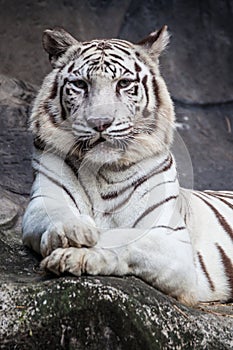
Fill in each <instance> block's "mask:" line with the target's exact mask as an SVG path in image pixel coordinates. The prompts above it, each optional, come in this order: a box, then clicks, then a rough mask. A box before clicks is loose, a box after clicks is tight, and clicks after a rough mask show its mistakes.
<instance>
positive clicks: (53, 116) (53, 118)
mask: <svg viewBox="0 0 233 350" xmlns="http://www.w3.org/2000/svg"><path fill="white" fill-rule="evenodd" d="M49 102H50V101H48V100H47V101H45V102H44V111H45V113H46V114H48V116H49V119H50V121H51V123H52V124H53V125H54V126H57V121H56V114H54V113H53V112H51V110H50V106H49Z"/></svg>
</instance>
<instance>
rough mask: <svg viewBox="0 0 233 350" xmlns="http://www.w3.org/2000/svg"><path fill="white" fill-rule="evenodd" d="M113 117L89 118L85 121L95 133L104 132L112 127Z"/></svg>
mask: <svg viewBox="0 0 233 350" xmlns="http://www.w3.org/2000/svg"><path fill="white" fill-rule="evenodd" d="M113 120H114V118H113V117H108V116H106V117H89V118H88V119H87V122H88V125H89V126H91V127H92V129H94V130H95V131H98V132H102V131H105V130H106V129H107V128H108V127H109V126H111V125H112V122H113Z"/></svg>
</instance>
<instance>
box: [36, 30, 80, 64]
mask: <svg viewBox="0 0 233 350" xmlns="http://www.w3.org/2000/svg"><path fill="white" fill-rule="evenodd" d="M42 43H43V47H44V49H45V51H46V52H48V54H49V60H50V62H51V64H52V66H53V67H54V66H55V64H56V61H57V59H58V58H59V57H60V56H62V55H63V54H64V53H65V52H66V50H68V48H69V47H70V46H72V45H77V44H78V43H79V42H78V41H77V40H76V39H75V38H73V37H72V35H70V34H69V33H67V32H66V31H65V30H64V29H63V28H55V29H46V30H45V31H44V33H43V37H42Z"/></svg>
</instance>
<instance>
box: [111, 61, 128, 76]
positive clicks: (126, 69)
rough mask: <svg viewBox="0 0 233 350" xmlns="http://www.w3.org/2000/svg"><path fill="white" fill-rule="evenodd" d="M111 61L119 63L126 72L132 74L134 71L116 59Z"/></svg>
mask: <svg viewBox="0 0 233 350" xmlns="http://www.w3.org/2000/svg"><path fill="white" fill-rule="evenodd" d="M111 61H112V62H113V63H115V64H118V65H119V66H120V67H121V68H123V69H124V73H131V74H133V72H132V71H131V70H130V69H128V68H126V67H125V66H123V64H121V63H120V62H118V61H116V60H114V59H112V60H111Z"/></svg>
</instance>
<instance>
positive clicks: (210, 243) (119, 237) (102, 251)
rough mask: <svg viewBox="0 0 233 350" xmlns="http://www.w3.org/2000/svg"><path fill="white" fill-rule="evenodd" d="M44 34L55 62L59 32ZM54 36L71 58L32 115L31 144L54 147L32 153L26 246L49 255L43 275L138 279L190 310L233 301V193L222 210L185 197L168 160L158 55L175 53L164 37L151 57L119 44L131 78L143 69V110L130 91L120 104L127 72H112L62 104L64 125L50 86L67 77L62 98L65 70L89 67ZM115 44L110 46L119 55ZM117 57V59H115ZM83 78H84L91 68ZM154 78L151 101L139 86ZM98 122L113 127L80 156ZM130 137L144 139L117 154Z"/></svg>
mask: <svg viewBox="0 0 233 350" xmlns="http://www.w3.org/2000/svg"><path fill="white" fill-rule="evenodd" d="M45 35H46V37H45V41H44V43H45V48H46V50H47V51H48V52H49V53H51V54H52V52H53V48H51V46H50V44H49V43H50V35H52V36H53V31H48V32H47V33H46V34H45ZM54 35H55V36H54V37H55V38H57V40H58V43H57V45H58V47H61V48H62V49H63V50H64V45H65V46H66V45H67V46H68V48H67V52H66V53H64V54H63V55H62V56H61V57H60V58H56V57H55V56H54V57H53V58H52V64H53V66H54V70H53V72H52V73H51V74H50V75H49V76H48V77H47V78H46V79H45V82H44V84H43V86H42V89H41V91H40V93H39V95H38V97H37V99H36V101H35V105H34V108H33V113H32V116H31V121H30V122H31V130H32V132H33V134H34V137H35V138H36V139H40V142H43V143H44V144H45V145H46V148H45V150H44V151H40V150H36V151H35V154H34V162H33V167H34V170H35V171H36V179H35V182H34V184H33V188H32V194H31V201H30V203H29V206H28V208H27V210H26V213H25V215H24V219H23V241H24V244H26V245H27V246H29V247H31V248H32V249H34V250H35V251H36V252H38V253H40V254H42V256H43V257H44V260H43V261H42V264H41V266H42V267H43V268H45V269H48V270H50V271H53V272H54V273H56V274H60V273H63V272H66V271H67V272H70V273H72V274H74V275H76V276H80V275H81V274H82V273H88V274H91V275H96V274H102V275H119V276H122V275H127V274H130V275H135V276H139V277H140V278H142V279H144V280H145V281H146V282H148V283H150V284H151V285H153V286H155V287H156V288H159V289H160V290H161V291H163V292H165V293H167V294H169V295H172V296H173V297H176V298H177V299H178V300H180V301H181V302H184V303H187V304H194V303H196V302H197V301H198V300H202V301H209V300H228V299H229V298H230V297H233V295H232V288H233V286H232V285H231V281H229V269H230V265H229V264H228V263H229V261H231V266H232V260H233V245H232V237H233V233H232V236H231V232H232V231H233V215H232V213H233V211H232V208H230V205H232V204H233V193H232V192H227V193H222V194H221V193H220V194H221V195H222V196H223V197H221V198H224V200H225V201H226V202H225V203H224V202H223V201H221V199H219V198H217V197H216V196H215V195H214V193H212V194H211V193H204V194H201V193H199V192H194V191H191V190H184V189H182V188H180V187H179V183H178V180H177V173H176V165H175V161H174V159H173V157H172V156H171V155H170V151H169V148H170V145H171V142H172V131H173V124H174V110H173V105H172V101H171V99H170V96H169V93H168V91H167V88H166V85H165V82H164V81H163V79H162V77H161V76H160V73H159V68H158V56H159V54H160V52H161V51H162V50H163V49H164V47H165V46H166V45H167V42H168V35H167V33H166V28H164V29H163V30H162V31H161V33H160V36H159V37H158V38H157V41H156V42H155V43H154V44H152V45H151V44H150V47H149V46H148V45H145V47H141V46H134V45H132V44H130V43H127V42H125V41H121V42H120V43H121V44H122V45H125V47H126V49H127V50H130V52H131V56H125V57H124V61H125V65H126V67H128V69H129V70H131V71H133V72H134V69H135V62H137V63H138V64H139V65H140V69H138V75H136V72H134V73H132V74H131V75H130V77H131V78H132V79H136V78H137V79H138V77H139V79H141V80H140V82H137V83H135V82H133V83H131V84H132V86H133V85H135V84H138V89H139V90H138V95H137V97H134V100H133V99H132V97H131V98H130V97H129V94H127V89H126V90H123V92H121V93H120V94H118V95H116V94H115V89H116V84H117V81H118V80H119V79H120V78H121V74H122V69H121V66H120V65H119V66H118V65H117V64H116V65H115V68H116V70H115V74H116V77H115V80H114V79H112V78H111V79H110V76H109V74H110V73H111V70H109V72H107V73H106V72H105V73H103V68H104V65H100V68H99V70H97V73H95V75H93V76H92V79H93V81H92V84H93V86H95V88H94V89H93V88H92V89H91V88H90V91H89V93H88V98H84V95H83V92H82V91H80V89H77V88H73V89H74V90H75V92H73V95H72V94H67V95H66V96H65V97H64V99H65V100H64V101H63V102H64V103H69V105H70V106H71V112H70V118H68V119H67V120H65V121H61V106H60V102H59V98H58V96H59V95H58V94H57V96H56V97H54V98H51V97H50V96H51V93H52V86H53V84H54V80H55V79H57V76H59V81H58V88H61V86H62V84H63V83H64V81H65V79H68V80H67V81H68V82H66V86H67V87H68V88H71V87H72V79H74V74H75V73H70V71H69V69H68V67H69V65H70V62H73V66H74V67H79V66H82V57H79V55H78V54H77V53H79V52H80V51H79V50H80V48H82V44H81V43H77V42H73V40H72V38H71V37H70V36H68V37H67V38H66V37H65V34H64V32H62V31H61V32H59V33H55V34H54ZM156 35H157V33H153V34H152V36H151V37H156ZM63 36H64V40H63ZM117 42H118V41H117V40H115V41H114V40H112V41H109V42H107V43H109V45H113V47H114V43H117ZM148 43H151V40H149V41H148ZM52 44H54V41H52ZM102 44H106V42H105V41H93V42H91V43H90V46H91V47H92V46H93V45H96V46H95V48H94V49H92V51H93V55H97V57H99V56H98V54H97V53H98V52H97V51H98V50H97V49H98V45H102ZM69 45H71V46H69ZM85 47H86V46H85ZM50 50H51V52H50ZM95 50H97V51H95ZM136 51H137V52H139V54H140V55H141V61H138V59H137V58H136V56H135V52H136ZM54 52H57V51H54ZM95 52H97V53H95ZM114 52H116V53H118V54H119V52H118V51H117V48H116V49H115V51H114ZM76 54H77V55H76ZM95 57H96V56H95ZM101 57H102V58H103V57H105V56H101ZM101 57H100V58H101ZM102 58H101V59H102ZM74 71H75V68H74ZM151 71H153V74H152V73H151ZM72 74H73V75H72ZM79 74H81V73H80V72H79ZM82 74H83V76H84V77H87V74H88V64H86V65H84V66H83V70H82ZM145 76H147V86H148V94H149V95H150V99H149V101H147V98H146V95H147V93H146V91H145V87H144V86H143V83H142V81H143V78H145ZM153 76H155V77H156V82H157V84H158V91H157V93H158V96H157V97H156V96H155V91H154V90H155V88H156V87H155V86H154V87H153V81H152V78H153ZM69 79H70V81H69ZM85 79H86V78H85ZM59 84H60V85H59ZM130 88H131V87H130V86H129V89H130ZM70 96H72V97H70ZM46 101H47V102H48V101H49V103H50V104H51V106H50V111H52V112H53V113H54V118H55V119H56V122H57V124H58V125H56V126H54V125H53V124H52V123H51V120H50V117H49V114H48V113H47V112H45V109H44V103H45V102H46ZM146 101H147V102H146ZM77 106H78V107H77ZM136 107H137V108H136ZM145 108H146V109H147V114H146V115H144V117H143V113H144V110H145ZM93 115H94V116H95V117H96V118H97V117H98V118H101V116H106V115H107V116H108V117H109V116H110V117H112V119H113V120H114V122H113V123H112V125H111V126H109V127H108V128H107V130H105V131H104V132H102V136H104V137H105V138H106V140H107V141H106V142H103V143H100V144H98V145H96V146H95V147H93V148H90V149H89V150H88V151H87V152H83V150H82V149H79V148H78V149H77V148H73V147H74V145H75V142H76V139H77V138H78V139H80V140H84V139H85V138H89V140H91V141H90V142H92V143H93V142H95V141H96V140H97V139H98V133H97V132H96V131H94V129H93V128H92V127H91V126H90V125H89V124H88V118H89V117H90V116H93ZM38 121H39V123H40V126H39V128H38V125H37V123H38ZM148 121H149V123H148ZM155 121H156V125H154V124H155ZM146 123H148V125H150V128H149V129H148V128H146ZM151 125H152V126H151ZM125 130H126V131H125ZM132 130H135V131H137V132H135V134H134V137H133V139H132V140H131V141H130V142H129V143H128V144H127V147H126V148H124V147H120V146H119V147H117V146H116V144H114V143H113V140H114V139H116V135H118V136H117V137H119V142H120V140H122V139H124V138H125V139H127V137H128V136H130V135H131V131H132ZM119 144H120V143H119ZM71 149H72V152H71V151H70V150H71ZM67 154H68V155H69V157H71V158H69V159H75V163H74V169H76V170H74V169H73V168H72V167H71V166H70V165H69V163H67V161H66V160H65V158H66V156H67ZM72 157H73V158H72ZM118 169H120V170H118ZM224 196H225V197H224ZM200 197H201V198H200ZM205 201H206V202H207V203H205ZM212 206H213V207H214V208H216V210H217V211H218V212H219V213H220V214H221V217H223V219H221V218H219V217H220V216H219V215H216V213H214V211H213V209H211V207H212ZM225 222H227V224H225ZM226 225H228V226H227V228H226ZM230 230H231V231H230ZM224 254H225V256H224ZM227 259H228V260H227ZM226 261H227V262H226Z"/></svg>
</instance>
